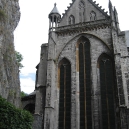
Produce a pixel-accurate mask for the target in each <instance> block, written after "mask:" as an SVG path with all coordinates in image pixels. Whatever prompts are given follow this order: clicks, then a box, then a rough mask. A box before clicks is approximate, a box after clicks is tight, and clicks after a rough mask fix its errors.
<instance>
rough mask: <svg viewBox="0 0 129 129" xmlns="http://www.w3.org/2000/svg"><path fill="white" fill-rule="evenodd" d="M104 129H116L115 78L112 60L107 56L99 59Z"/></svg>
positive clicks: (104, 55)
mask: <svg viewBox="0 0 129 129" xmlns="http://www.w3.org/2000/svg"><path fill="white" fill-rule="evenodd" d="M99 68H100V89H101V108H102V110H101V115H102V120H101V124H102V128H103V129H115V110H114V108H115V104H114V103H115V101H114V98H115V96H114V76H113V65H112V60H111V58H110V57H108V56H107V55H106V54H103V55H102V56H101V58H100V59H99Z"/></svg>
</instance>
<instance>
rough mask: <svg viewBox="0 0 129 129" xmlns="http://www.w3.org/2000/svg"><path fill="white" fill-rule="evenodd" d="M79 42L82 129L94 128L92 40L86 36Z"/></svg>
mask: <svg viewBox="0 0 129 129" xmlns="http://www.w3.org/2000/svg"><path fill="white" fill-rule="evenodd" d="M79 42H80V44H79V84H80V86H79V87H80V129H92V114H91V58H90V42H89V40H88V39H87V38H85V37H82V38H81V39H80V41H79Z"/></svg>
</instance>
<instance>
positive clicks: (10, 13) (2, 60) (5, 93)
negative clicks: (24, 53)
mask: <svg viewBox="0 0 129 129" xmlns="http://www.w3.org/2000/svg"><path fill="white" fill-rule="evenodd" d="M19 9H20V8H19V3H18V0H0V95H2V97H4V98H6V99H7V100H8V101H9V102H11V103H13V104H14V105H16V106H17V107H19V104H20V81H19V69H18V65H17V62H16V55H15V49H14V35H13V32H14V30H15V28H16V27H17V25H18V22H19V20H20V11H19Z"/></svg>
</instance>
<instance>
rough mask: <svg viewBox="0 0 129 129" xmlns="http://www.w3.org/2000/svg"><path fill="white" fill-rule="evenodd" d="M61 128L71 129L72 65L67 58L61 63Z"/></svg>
mask: <svg viewBox="0 0 129 129" xmlns="http://www.w3.org/2000/svg"><path fill="white" fill-rule="evenodd" d="M59 73H60V75H59V78H60V80H59V86H60V96H59V129H71V65H70V62H69V61H68V60H67V59H65V58H64V59H63V60H62V61H61V62H60V63H59Z"/></svg>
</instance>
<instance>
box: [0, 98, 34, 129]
mask: <svg viewBox="0 0 129 129" xmlns="http://www.w3.org/2000/svg"><path fill="white" fill-rule="evenodd" d="M32 122H33V117H32V115H31V114H30V113H29V112H28V111H26V110H22V109H18V108H16V107H15V106H14V105H12V104H11V103H9V102H7V100H6V99H4V98H2V97H1V96H0V129H32Z"/></svg>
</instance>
